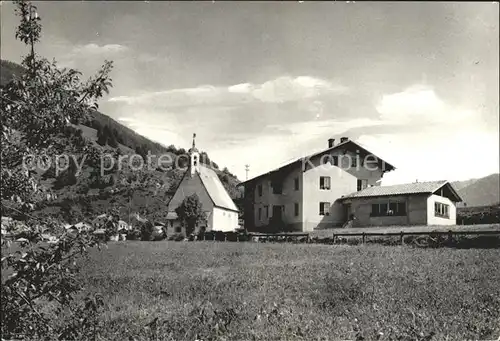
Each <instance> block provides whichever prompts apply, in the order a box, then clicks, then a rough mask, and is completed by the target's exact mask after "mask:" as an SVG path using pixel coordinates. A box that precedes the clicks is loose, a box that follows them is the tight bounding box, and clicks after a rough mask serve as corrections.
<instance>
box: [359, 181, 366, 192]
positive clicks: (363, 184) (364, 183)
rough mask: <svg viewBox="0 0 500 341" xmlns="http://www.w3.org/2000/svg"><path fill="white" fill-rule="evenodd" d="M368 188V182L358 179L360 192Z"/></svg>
mask: <svg viewBox="0 0 500 341" xmlns="http://www.w3.org/2000/svg"><path fill="white" fill-rule="evenodd" d="M366 187H368V180H365V179H358V192H359V191H362V190H364V189H365V188H366Z"/></svg>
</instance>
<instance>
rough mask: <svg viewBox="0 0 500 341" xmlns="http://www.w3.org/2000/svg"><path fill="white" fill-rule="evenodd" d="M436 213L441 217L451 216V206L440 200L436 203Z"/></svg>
mask: <svg viewBox="0 0 500 341" xmlns="http://www.w3.org/2000/svg"><path fill="white" fill-rule="evenodd" d="M434 215H435V216H436V217H440V218H449V217H450V206H449V205H446V204H442V203H440V202H435V203H434Z"/></svg>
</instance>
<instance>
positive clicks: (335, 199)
mask: <svg viewBox="0 0 500 341" xmlns="http://www.w3.org/2000/svg"><path fill="white" fill-rule="evenodd" d="M392 170H395V167H394V166H392V165H391V164H389V163H388V162H386V161H384V160H382V159H381V158H379V157H377V156H376V155H374V154H373V153H371V152H369V151H368V150H366V149H365V148H363V147H362V146H360V145H359V144H357V143H356V142H354V141H352V140H350V139H348V138H347V137H342V138H341V139H340V143H338V144H335V140H334V139H329V140H328V148H327V149H325V150H323V151H321V152H319V153H316V154H312V155H310V156H307V157H304V158H301V159H298V160H296V161H294V162H291V163H288V164H286V165H284V166H282V167H280V168H278V169H275V170H273V171H271V172H268V173H266V174H263V175H261V176H258V177H256V178H253V179H250V180H248V181H245V182H243V183H241V184H240V186H244V193H245V199H244V211H245V212H244V216H245V228H246V229H247V230H249V231H262V232H266V231H271V230H275V229H279V230H284V231H304V232H308V231H312V230H315V229H323V228H330V227H340V226H343V225H344V224H345V223H346V222H347V221H349V220H350V218H352V216H354V217H355V218H356V219H354V220H353V224H354V223H356V224H360V225H359V226H361V225H362V226H367V225H387V224H390V225H396V224H398V223H401V224H404V225H408V224H420V223H423V224H426V223H429V224H430V223H436V222H437V223H439V222H440V221H444V218H439V217H436V216H434V215H432V214H431V213H430V212H429V211H428V210H427V207H429V206H432V202H433V201H432V200H434V201H436V202H439V203H441V202H443V204H447V205H448V212H449V215H451V216H454V215H455V213H454V212H455V207H454V205H452V203H453V202H455V200H458V201H460V200H459V198H457V197H456V196H450V197H443V199H441V197H439V198H436V197H435V196H437V195H435V194H432V192H429V193H426V194H423V193H420V194H418V195H420V196H421V197H422V198H417V197H415V198H414V197H412V198H411V199H408V201H407V202H406V204H407V205H408V206H407V209H406V212H407V213H408V214H409V215H410V216H411V219H409V218H405V219H403V218H396V219H392V220H384V219H382V218H381V217H371V219H369V220H368V221H366V219H364V218H363V220H361V219H360V218H358V214H361V215H362V216H363V214H365V213H364V210H366V209H367V208H366V207H367V206H366V205H371V204H372V202H374V203H375V202H377V203H378V201H377V200H379V201H380V202H382V201H383V199H379V198H376V197H363V198H362V199H361V197H360V198H359V199H353V200H352V201H349V200H347V198H346V199H343V198H344V197H347V196H348V195H350V194H352V193H360V192H363V191H365V190H369V189H371V188H378V187H385V186H380V183H381V180H382V177H383V176H384V174H385V173H386V172H389V171H392ZM450 186H451V185H450ZM427 194H429V195H427ZM455 194H456V192H455ZM425 195H427V197H425V198H424V196H425ZM438 199H439V200H441V201H439V200H438ZM447 200H449V201H447ZM361 202H363V203H361ZM452 206H453V207H452ZM371 207H372V206H369V209H371ZM381 207H382V209H383V208H384V207H385V206H381ZM419 207H420V208H419ZM418 210H421V212H422V213H418ZM443 210H444V208H443ZM386 211H387V210H386ZM370 213H371V211H370ZM414 215H415V216H418V217H420V216H421V215H423V217H422V218H418V219H417V218H414V217H413V216H414ZM363 217H364V216H363ZM397 219H399V220H397ZM419 219H420V220H419ZM451 220H452V221H453V219H451ZM445 223H449V221H448V220H447V221H445Z"/></svg>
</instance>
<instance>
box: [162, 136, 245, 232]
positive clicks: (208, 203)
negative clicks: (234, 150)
mask: <svg viewBox="0 0 500 341" xmlns="http://www.w3.org/2000/svg"><path fill="white" fill-rule="evenodd" d="M189 159H190V162H189V167H188V169H187V171H186V172H185V173H184V176H183V178H182V180H181V182H180V183H179V186H178V187H177V189H176V191H175V193H174V195H173V196H172V198H171V199H170V201H169V203H168V207H167V210H168V213H167V225H166V230H167V236H168V235H172V234H178V233H182V234H184V235H185V234H186V231H185V227H184V226H182V224H181V222H180V221H179V219H178V217H177V213H176V212H175V210H176V208H177V207H179V205H181V203H182V201H183V200H184V199H185V198H186V197H188V196H191V195H193V194H197V196H198V198H199V200H200V203H201V205H202V207H203V210H204V212H205V215H206V217H207V223H206V226H200V228H201V229H202V230H205V231H207V232H208V231H223V232H229V231H234V230H236V229H237V228H238V213H239V210H238V208H237V207H236V205H235V204H234V202H233V200H232V199H231V197H230V196H229V194H228V193H227V191H226V189H225V188H224V186H223V185H222V183H221V182H220V180H219V177H218V176H217V173H215V171H214V170H213V169H211V168H209V167H207V166H205V165H203V164H201V162H200V154H199V152H198V149H196V147H195V141H194V137H193V147H192V148H191V149H189Z"/></svg>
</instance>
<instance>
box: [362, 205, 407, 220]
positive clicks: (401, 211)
mask: <svg viewBox="0 0 500 341" xmlns="http://www.w3.org/2000/svg"><path fill="white" fill-rule="evenodd" d="M370 215H371V216H372V217H385V216H406V203H405V202H387V203H380V204H372V213H371V214H370Z"/></svg>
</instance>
